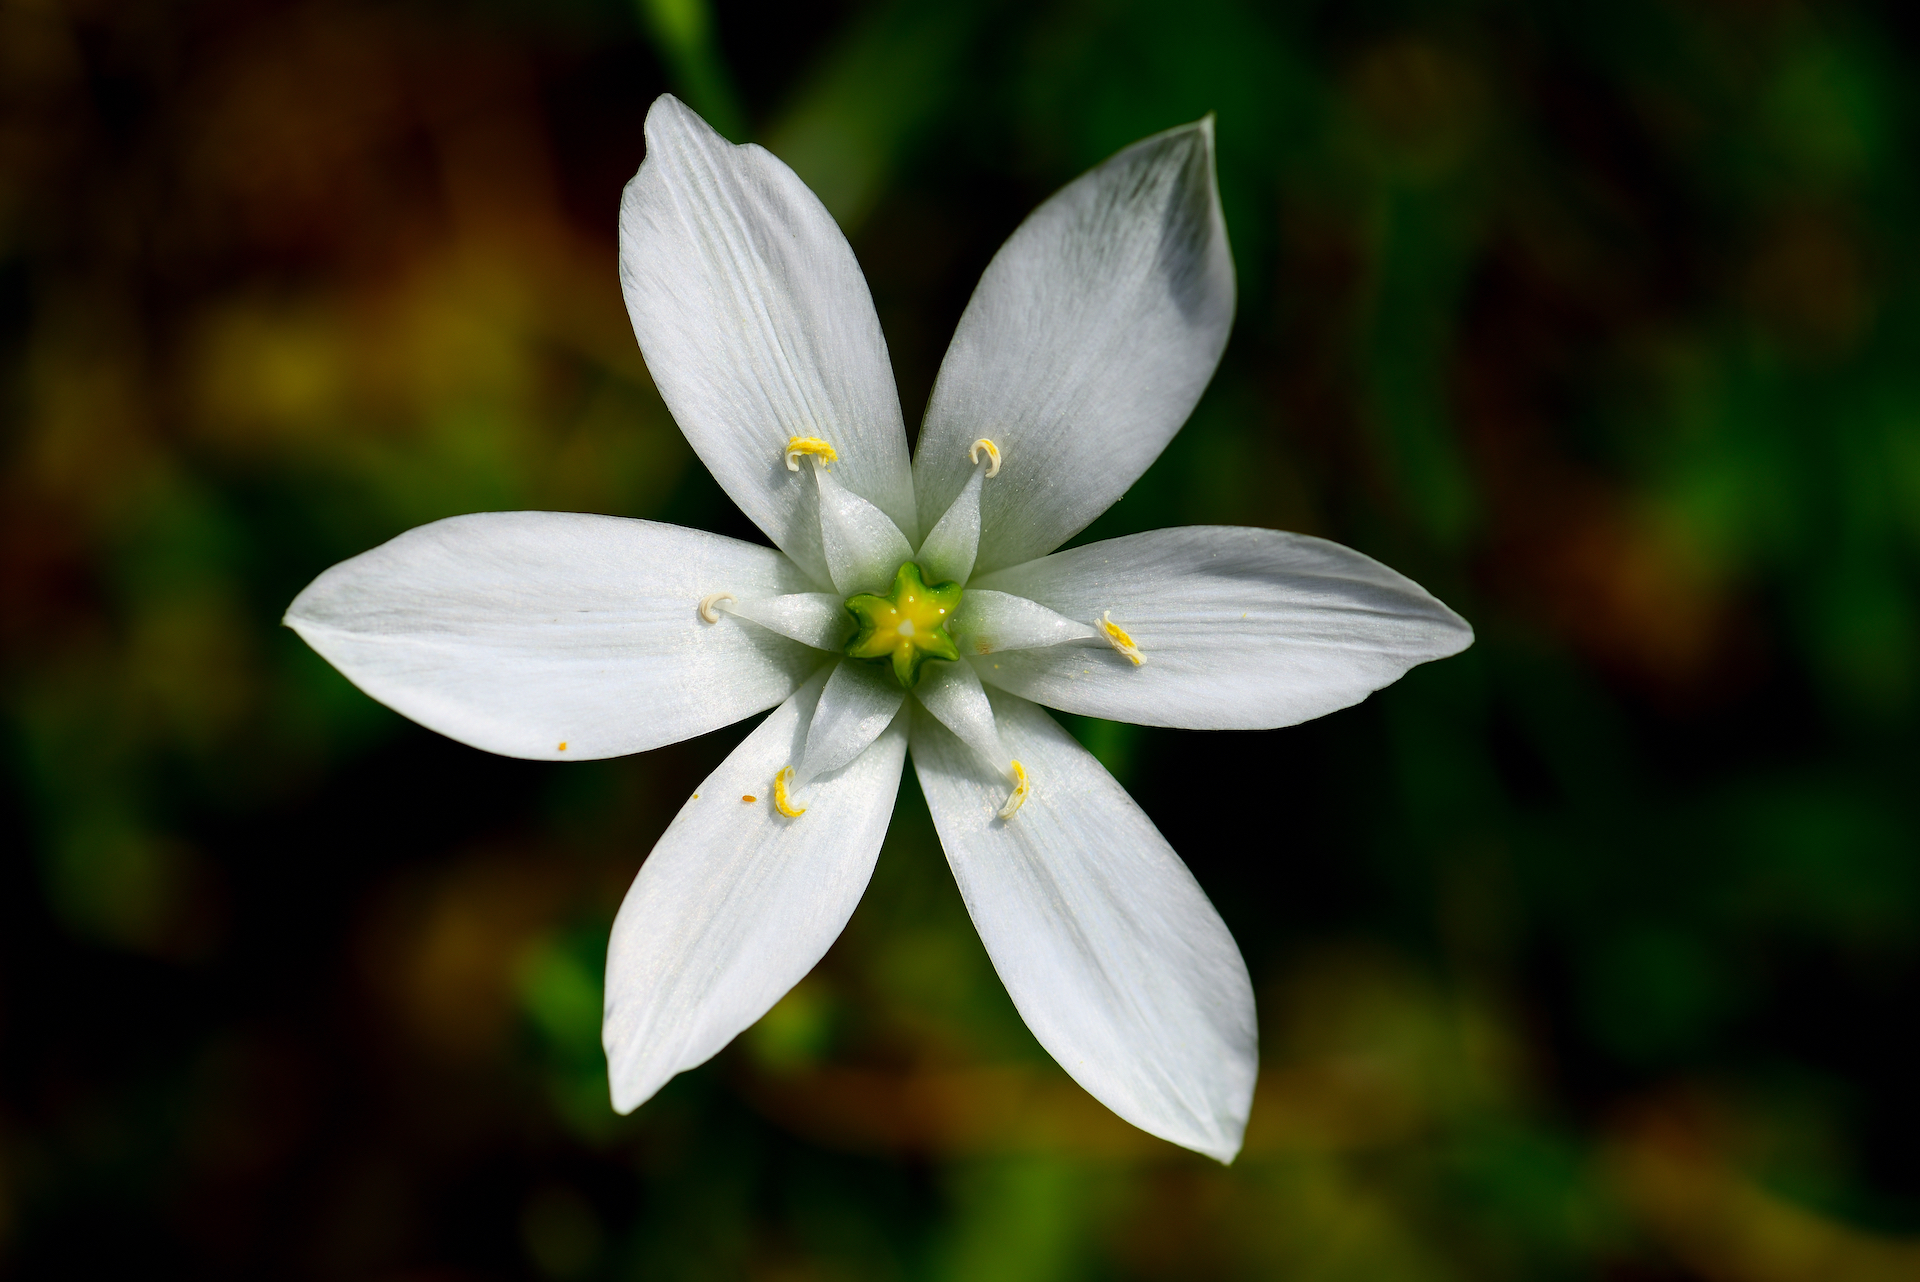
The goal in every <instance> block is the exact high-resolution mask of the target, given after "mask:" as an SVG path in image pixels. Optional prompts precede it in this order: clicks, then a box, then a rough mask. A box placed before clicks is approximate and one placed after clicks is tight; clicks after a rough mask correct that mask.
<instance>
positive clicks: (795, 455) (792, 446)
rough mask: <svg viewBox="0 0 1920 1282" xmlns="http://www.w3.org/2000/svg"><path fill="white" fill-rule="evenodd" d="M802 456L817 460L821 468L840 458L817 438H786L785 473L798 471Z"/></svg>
mask: <svg viewBox="0 0 1920 1282" xmlns="http://www.w3.org/2000/svg"><path fill="white" fill-rule="evenodd" d="M803 454H805V455H808V456H809V457H811V458H814V459H816V460H818V461H819V463H820V465H821V466H825V465H826V464H828V463H831V462H833V461H834V460H835V459H837V458H839V457H840V456H839V455H838V454H837V453H835V452H834V448H833V446H831V445H829V444H827V443H826V442H825V441H823V440H821V439H820V438H819V437H817V436H789V437H788V438H787V471H789V472H798V471H799V470H800V456H801V455H803Z"/></svg>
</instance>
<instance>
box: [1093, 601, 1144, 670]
mask: <svg viewBox="0 0 1920 1282" xmlns="http://www.w3.org/2000/svg"><path fill="white" fill-rule="evenodd" d="M1112 616H1113V611H1111V610H1103V611H1101V613H1100V623H1099V628H1100V634H1101V635H1102V636H1104V637H1106V639H1107V644H1108V645H1110V646H1112V647H1113V648H1114V649H1116V650H1118V651H1119V652H1120V653H1121V654H1124V655H1126V656H1127V657H1128V658H1129V659H1132V660H1133V666H1134V667H1136V668H1137V667H1139V666H1140V665H1141V664H1143V663H1145V662H1146V661H1147V660H1146V656H1144V655H1142V654H1141V653H1140V647H1139V646H1137V645H1135V644H1134V643H1133V638H1132V637H1130V636H1128V635H1127V630H1126V629H1125V628H1123V627H1121V626H1120V625H1119V624H1117V623H1115V622H1114V621H1113V617H1112Z"/></svg>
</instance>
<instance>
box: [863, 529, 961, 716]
mask: <svg viewBox="0 0 1920 1282" xmlns="http://www.w3.org/2000/svg"><path fill="white" fill-rule="evenodd" d="M959 605H960V585H959V584H958V583H935V584H931V585H929V584H928V583H927V582H926V580H925V578H924V577H923V576H922V574H921V570H920V567H919V566H918V565H915V564H914V563H913V562H912V561H908V562H906V563H905V564H903V565H902V566H901V567H900V568H899V569H898V570H895V571H894V573H893V589H892V590H891V591H890V592H888V593H887V595H885V596H876V595H874V594H873V593H871V592H861V593H858V594H857V595H854V596H850V597H848V598H847V611H848V612H849V613H850V614H852V615H853V618H854V622H855V623H857V624H859V625H860V630H859V631H858V632H856V633H854V634H853V640H851V641H849V642H847V656H848V657H849V658H853V659H870V660H874V661H876V662H885V663H891V664H892V665H893V675H894V677H895V679H896V680H898V681H899V682H900V684H901V686H902V687H904V688H905V689H908V690H911V689H913V687H914V686H915V685H917V684H918V683H919V681H920V665H921V664H923V663H925V662H926V661H927V660H928V659H946V660H949V661H951V660H955V659H958V658H959V657H960V651H959V649H958V648H956V647H955V646H954V644H953V638H952V637H951V636H949V635H948V633H947V620H948V619H949V618H951V617H952V615H953V612H954V610H956V609H957V608H959Z"/></svg>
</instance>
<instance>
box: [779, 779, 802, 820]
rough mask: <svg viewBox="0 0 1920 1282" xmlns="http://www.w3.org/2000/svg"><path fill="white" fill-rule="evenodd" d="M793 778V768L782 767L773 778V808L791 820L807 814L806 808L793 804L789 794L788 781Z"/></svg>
mask: <svg viewBox="0 0 1920 1282" xmlns="http://www.w3.org/2000/svg"><path fill="white" fill-rule="evenodd" d="M791 778H793V767H792V766H782V767H780V769H779V770H778V771H777V772H776V773H775V774H774V776H773V808H774V809H775V810H778V811H779V812H780V813H781V814H783V815H785V816H786V817H787V818H789V819H798V818H799V817H800V816H801V815H804V814H806V813H807V808H806V807H805V806H796V805H794V804H793V797H792V796H791V795H790V794H789V793H788V792H787V781H788V780H789V779H791Z"/></svg>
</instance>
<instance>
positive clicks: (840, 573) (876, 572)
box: [815, 472, 913, 596]
mask: <svg viewBox="0 0 1920 1282" xmlns="http://www.w3.org/2000/svg"><path fill="white" fill-rule="evenodd" d="M815 480H817V481H818V482H819V488H820V541H821V544H822V546H823V547H824V548H825V550H826V557H827V573H828V574H829V575H831V576H832V577H833V586H834V587H836V588H838V589H839V590H840V594H841V595H842V596H852V595H853V594H854V593H856V592H885V591H886V590H887V588H888V586H889V585H891V584H892V582H893V572H894V571H895V570H898V569H899V568H900V564H901V562H903V561H906V560H908V559H910V558H911V557H912V556H913V547H912V545H911V544H909V543H908V542H907V537H906V535H904V534H902V533H900V530H899V528H898V527H897V526H895V525H894V523H893V522H892V521H891V520H889V519H888V518H887V514H886V513H885V512H882V511H881V510H880V509H879V508H877V507H875V506H874V505H873V504H871V503H869V502H867V501H866V500H865V499H863V498H861V497H860V496H859V495H858V494H855V493H854V492H853V491H851V490H849V489H847V488H846V487H845V486H843V485H841V484H840V483H839V482H838V481H837V480H835V479H834V478H833V476H832V474H830V473H828V472H817V473H816V474H815Z"/></svg>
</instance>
